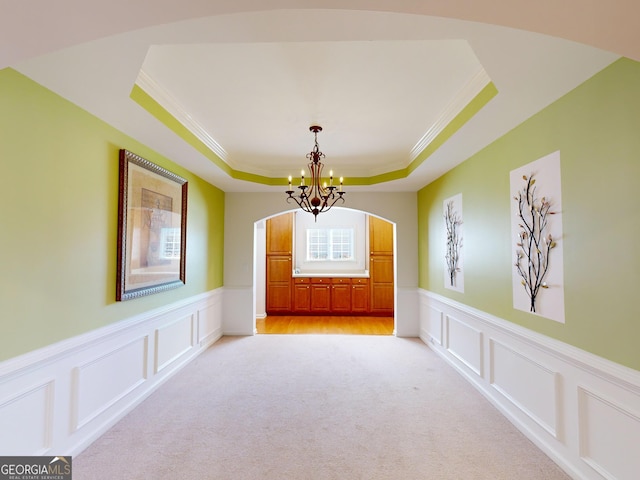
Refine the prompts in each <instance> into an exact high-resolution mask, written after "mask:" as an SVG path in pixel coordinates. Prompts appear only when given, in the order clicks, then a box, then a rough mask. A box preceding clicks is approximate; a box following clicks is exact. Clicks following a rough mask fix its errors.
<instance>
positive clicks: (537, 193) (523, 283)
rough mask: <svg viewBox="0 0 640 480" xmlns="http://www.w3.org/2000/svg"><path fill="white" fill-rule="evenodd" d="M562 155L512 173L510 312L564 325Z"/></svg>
mask: <svg viewBox="0 0 640 480" xmlns="http://www.w3.org/2000/svg"><path fill="white" fill-rule="evenodd" d="M560 172H561V169H560V152H559V151H556V152H553V153H551V154H549V155H546V156H544V157H542V158H539V159H538V160H535V161H533V162H531V163H528V164H527V165H524V166H522V167H520V168H517V169H515V170H512V171H511V172H510V178H509V180H510V185H511V189H510V193H511V255H512V259H513V267H512V269H513V270H512V290H513V308H515V309H517V310H522V311H524V312H529V313H531V314H533V315H538V316H541V317H544V318H548V319H550V320H554V321H556V322H559V323H564V321H565V318H564V313H565V312H564V310H565V308H564V253H563V243H564V241H563V240H564V233H563V227H562V188H561V187H562V183H561V179H560Z"/></svg>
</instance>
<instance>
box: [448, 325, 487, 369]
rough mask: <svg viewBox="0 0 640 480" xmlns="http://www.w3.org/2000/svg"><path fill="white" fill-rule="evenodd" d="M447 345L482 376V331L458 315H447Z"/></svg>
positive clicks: (465, 363)
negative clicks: (457, 316) (459, 318)
mask: <svg viewBox="0 0 640 480" xmlns="http://www.w3.org/2000/svg"><path fill="white" fill-rule="evenodd" d="M446 319H447V330H446V332H447V337H446V346H447V350H448V351H449V353H450V354H451V355H453V356H454V357H456V358H457V359H458V360H460V361H461V362H462V363H463V364H464V365H466V366H467V367H468V368H469V369H470V370H471V371H472V372H473V373H475V374H476V375H478V376H479V377H481V376H482V332H481V331H480V330H478V329H476V328H473V327H471V326H470V325H469V324H467V323H465V322H463V321H461V320H458V319H457V318H456V317H452V316H450V315H446Z"/></svg>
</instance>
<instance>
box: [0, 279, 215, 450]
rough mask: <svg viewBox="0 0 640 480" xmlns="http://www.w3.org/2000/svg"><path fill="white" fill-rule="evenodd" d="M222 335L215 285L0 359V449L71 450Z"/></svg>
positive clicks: (85, 443) (82, 445)
mask: <svg viewBox="0 0 640 480" xmlns="http://www.w3.org/2000/svg"><path fill="white" fill-rule="evenodd" d="M222 334H223V332H222V292H221V289H216V290H213V291H210V292H205V293H202V294H199V295H196V296H193V297H190V298H187V299H184V300H181V301H179V302H175V303H172V304H169V305H165V306H163V307H161V308H158V309H154V310H150V311H147V312H144V313H142V314H139V315H135V316H132V317H130V318H126V319H124V320H121V321H119V322H116V323H114V324H111V325H108V326H106V327H103V328H100V329H96V330H93V331H90V332H87V333H84V334H81V335H78V336H75V337H72V338H69V339H66V340H63V341H61V342H58V343H55V344H52V345H49V346H47V347H44V348H41V349H38V350H34V351H32V352H29V353H26V354H24V355H20V356H18V357H15V358H12V359H9V360H6V361H4V362H2V363H0V424H2V425H8V426H9V427H11V431H15V432H20V434H19V435H11V436H9V435H5V436H3V437H2V438H0V451H1V452H3V455H17V456H31V455H48V454H53V453H54V452H55V454H56V455H77V454H79V453H80V452H81V451H82V450H84V449H85V448H86V447H88V446H89V445H90V444H91V443H92V442H93V441H94V440H95V439H96V438H98V437H99V436H100V435H102V434H103V433H104V432H106V431H107V430H108V429H109V428H111V427H112V426H113V425H114V424H115V423H116V422H117V421H118V420H120V419H121V418H122V417H124V416H125V415H126V414H127V413H128V412H129V411H131V410H132V409H133V408H134V407H136V406H137V405H138V404H140V403H141V402H142V401H143V400H144V399H145V398H147V397H148V396H149V395H150V394H151V393H152V392H153V391H154V390H156V389H157V388H158V387H159V386H160V385H161V384H162V383H164V382H165V381H167V380H168V379H169V378H171V376H173V375H174V374H175V373H176V372H178V371H179V370H180V369H181V368H183V367H184V366H185V365H187V364H188V363H189V362H191V361H192V360H193V359H194V358H195V357H196V356H197V355H199V354H200V353H202V352H203V351H205V350H206V349H207V348H208V347H209V346H210V345H212V344H213V343H215V342H216V341H217V340H218V339H219V338H220V337H221V336H222Z"/></svg>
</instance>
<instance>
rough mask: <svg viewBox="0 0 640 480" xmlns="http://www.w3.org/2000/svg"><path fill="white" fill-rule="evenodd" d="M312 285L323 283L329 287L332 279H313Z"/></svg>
mask: <svg viewBox="0 0 640 480" xmlns="http://www.w3.org/2000/svg"><path fill="white" fill-rule="evenodd" d="M311 283H315V284H318V283H322V284H325V285H329V284H330V283H331V279H330V278H327V277H313V278H311Z"/></svg>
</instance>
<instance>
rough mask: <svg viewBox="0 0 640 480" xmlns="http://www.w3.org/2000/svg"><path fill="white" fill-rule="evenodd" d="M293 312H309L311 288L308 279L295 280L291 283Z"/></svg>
mask: <svg viewBox="0 0 640 480" xmlns="http://www.w3.org/2000/svg"><path fill="white" fill-rule="evenodd" d="M293 282H294V283H293V312H294V313H305V312H310V311H311V287H310V283H311V282H309V279H308V278H295V279H294V281H293Z"/></svg>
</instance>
